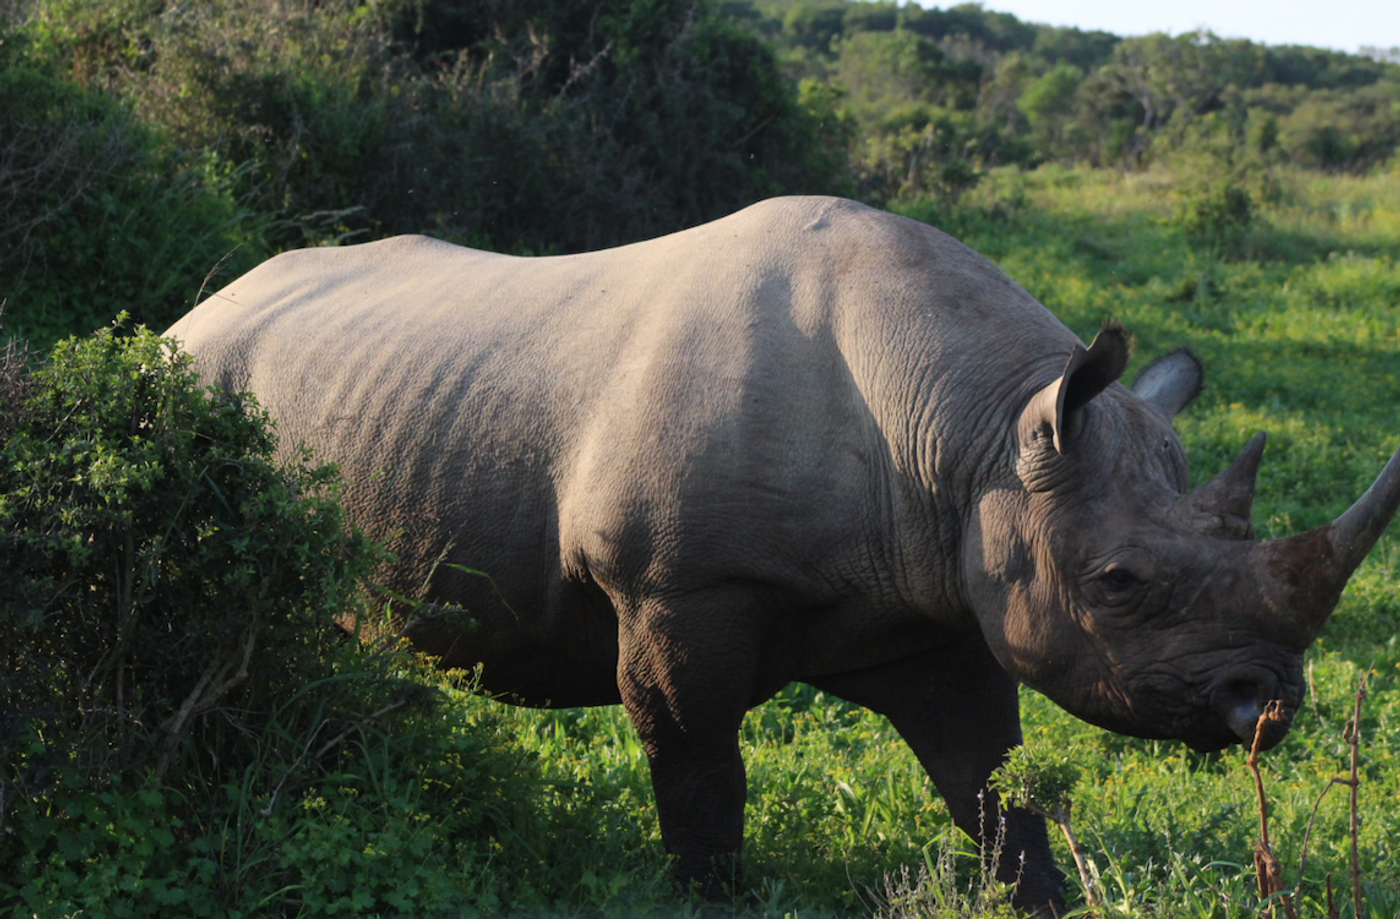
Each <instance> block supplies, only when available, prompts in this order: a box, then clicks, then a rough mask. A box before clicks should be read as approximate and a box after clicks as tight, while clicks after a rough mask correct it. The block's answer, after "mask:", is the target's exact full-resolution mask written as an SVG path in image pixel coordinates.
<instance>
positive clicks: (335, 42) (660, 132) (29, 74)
mask: <svg viewBox="0 0 1400 919" xmlns="http://www.w3.org/2000/svg"><path fill="white" fill-rule="evenodd" d="M5 26H6V28H5V34H4V39H3V44H0V81H3V82H0V88H4V89H5V98H6V99H7V104H6V105H5V106H4V108H3V112H0V147H3V148H4V149H0V195H4V196H5V199H4V200H6V201H7V203H8V204H9V209H8V210H7V212H6V216H5V218H4V221H3V224H4V225H3V227H0V234H3V237H0V244H3V245H4V246H5V249H4V250H0V298H8V300H9V304H10V305H9V311H8V316H7V321H8V324H9V326H10V328H11V331H12V332H14V333H16V334H20V335H22V336H26V337H28V338H30V339H31V340H32V341H35V342H36V343H38V342H47V341H50V340H52V339H53V338H55V337H58V336H61V335H63V334H67V333H69V332H74V331H85V330H87V329H89V328H91V327H92V325H93V324H94V323H92V319H93V318H94V317H99V321H98V322H97V323H95V324H101V323H102V322H105V321H106V320H107V319H109V318H110V316H111V315H112V314H113V313H114V312H115V311H116V309H118V308H121V307H122V306H126V307H128V308H137V306H138V305H139V307H140V308H141V309H143V310H146V311H147V312H145V313H143V314H142V315H141V316H139V317H138V318H139V319H141V320H143V321H145V322H147V323H149V324H151V325H154V326H162V325H163V324H165V323H167V322H169V321H170V320H172V319H174V318H175V317H176V316H178V315H179V314H180V313H182V312H183V311H184V310H185V309H188V307H189V306H190V305H191V302H192V301H193V299H194V297H195V295H196V293H197V292H198V290H199V288H200V286H201V282H202V281H203V279H204V277H205V275H206V273H207V272H209V271H210V270H211V269H213V268H214V266H215V265H216V264H217V263H219V261H220V259H221V258H222V257H223V256H224V255H225V254H228V253H230V252H232V263H231V264H229V265H228V266H226V269H227V273H230V274H232V273H237V272H239V271H240V270H243V269H246V267H248V266H250V265H251V264H255V263H256V262H257V261H259V260H261V259H262V258H264V257H265V256H266V255H268V254H270V253H271V252H273V251H276V250H279V249H282V248H286V247H290V246H297V245H307V244H317V243H324V242H328V241H337V240H349V241H357V240H358V241H363V240H367V239H371V238H375V237H378V236H384V235H389V234H393V233H404V232H427V233H431V234H433V235H435V236H438V237H440V238H443V239H447V240H451V241H455V242H462V243H468V244H471V245H476V246H482V247H487V248H495V249H503V250H508V251H513V252H534V253H540V252H569V251H578V250H582V249H591V248H599V247H603V246H609V245H617V244H620V243H624V242H631V241H635V240H637V239H642V238H646V237H649V236H655V235H660V234H662V233H666V232H670V231H673V230H676V229H680V228H682V227H685V226H689V225H693V224H696V223H701V222H704V221H705V220H709V219H713V218H715V217H719V216H721V215H723V214H725V213H728V212H730V211H733V210H737V209H738V208H740V207H743V206H744V205H747V204H749V203H752V202H753V201H755V200H758V199H760V198H764V197H768V196H770V195H774V194H780V193H784V192H804V191H823V190H832V189H839V188H840V187H841V170H842V167H843V162H844V152H843V151H842V150H840V149H838V148H835V147H829V146H828V145H827V144H825V143H824V142H823V140H822V138H821V136H820V133H819V122H818V121H817V119H816V118H815V117H814V116H812V115H810V114H809V113H808V112H807V111H806V110H805V109H803V108H802V107H801V106H800V105H799V104H798V100H797V98H796V94H795V92H794V91H793V87H792V85H791V83H790V82H789V81H787V80H786V78H784V77H783V75H782V74H781V73H780V72H779V70H778V67H777V64H776V63H775V60H774V57H773V55H772V52H771V51H770V50H769V49H768V48H767V47H766V46H764V45H763V44H762V42H761V41H759V40H758V39H757V38H755V37H754V36H752V35H750V34H749V33H747V32H745V31H743V30H742V29H740V28H739V27H738V26H736V25H734V24H733V23H731V22H729V21H728V20H725V19H723V18H722V17H720V16H719V15H718V14H717V13H715V12H714V11H713V9H712V8H711V7H710V6H709V5H707V4H706V3H703V2H700V0H660V2H631V0H611V2H608V3H602V4H599V3H593V2H587V3H585V2H583V0H577V2H571V3H557V2H548V3H545V2H538V3H522V2H505V0H502V2H498V3H471V4H461V3H453V2H447V0H384V2H375V3H360V2H354V0H339V2H331V3H326V2H314V0H295V2H290V3H283V2H272V0H266V2H253V3H247V2H233V0H227V2H224V0H219V2H211V3H197V4H177V3H166V2H164V0H117V2H108V0H102V2H97V0H36V2H33V3H29V4H25V5H23V10H22V11H14V12H12V13H11V14H10V17H9V21H8V22H7V23H6V24H5ZM11 98H15V99H17V100H19V104H17V105H14V106H11V105H10V104H9V102H8V100H9V99H11ZM240 245H241V248H237V249H235V247H238V246H240ZM65 265H75V266H79V267H78V268H77V270H65V268H64V266H65Z"/></svg>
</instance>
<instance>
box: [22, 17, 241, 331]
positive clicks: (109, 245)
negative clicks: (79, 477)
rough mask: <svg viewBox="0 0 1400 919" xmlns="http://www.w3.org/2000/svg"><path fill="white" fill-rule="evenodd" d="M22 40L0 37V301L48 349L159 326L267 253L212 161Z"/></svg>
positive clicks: (228, 180) (225, 172)
mask: <svg viewBox="0 0 1400 919" xmlns="http://www.w3.org/2000/svg"><path fill="white" fill-rule="evenodd" d="M49 63H50V62H47V61H46V60H45V59H44V56H43V54H41V53H40V52H39V51H36V50H35V49H34V48H33V47H32V46H31V44H30V43H29V42H28V41H26V38H25V36H24V35H23V34H21V33H16V34H11V35H9V36H6V37H5V38H4V40H3V41H0V99H4V100H5V101H4V104H3V105H0V215H2V216H0V301H8V308H7V310H6V317H5V318H6V323H7V325H8V326H9V328H10V330H11V332H12V333H14V334H18V335H20V336H23V337H25V338H27V339H29V340H31V341H33V342H35V343H36V344H37V343H44V344H47V343H48V342H51V341H53V340H55V339H57V338H59V337H62V336H64V335H67V334H69V333H70V332H79V331H90V330H91V329H93V328H96V327H98V326H102V325H106V324H107V323H108V322H110V321H111V319H112V317H113V316H115V315H116V314H117V313H118V312H119V311H121V310H123V309H139V310H140V315H139V316H138V318H139V319H141V320H142V321H145V322H148V323H151V324H152V325H159V326H164V325H165V324H167V323H169V322H170V321H172V320H173V319H174V318H175V317H177V316H179V315H180V314H181V313H183V312H184V311H185V310H187V309H188V308H189V307H190V305H191V304H192V303H193V301H194V298H195V295H196V293H197V292H198V290H199V288H200V285H201V283H202V281H203V280H204V278H205V277H206V275H208V273H209V272H210V271H211V270H212V269H213V268H214V267H215V266H216V265H218V264H219V263H220V262H221V261H222V260H224V259H225V258H226V257H227V258H228V259H229V261H230V264H229V265H228V266H227V267H228V269H229V270H231V271H237V270H240V269H244V268H247V267H251V265H252V264H255V263H256V261H257V260H258V259H259V258H261V257H263V256H264V255H265V254H266V253H265V251H263V250H262V249H261V247H260V246H259V244H258V237H259V235H260V230H261V226H262V224H263V223H264V222H265V221H261V220H260V219H259V218H256V217H254V216H252V215H251V214H250V213H249V212H248V211H246V210H244V209H243V208H241V207H240V206H239V205H238V203H237V201H236V199H235V197H234V195H233V182H232V179H233V176H232V175H231V172H230V170H229V169H226V168H225V166H224V165H223V163H222V162H221V161H220V160H218V159H217V158H216V157H213V156H210V155H207V154H204V153H194V152H180V151H176V150H172V149H169V148H167V147H163V146H162V145H161V144H160V143H159V140H158V137H157V135H156V134H155V133H154V132H152V131H151V130H150V129H149V128H147V127H146V126H144V125H142V124H141V123H140V122H139V121H138V120H136V119H135V118H134V117H133V116H132V114H131V113H130V111H129V110H128V109H127V107H126V106H124V105H123V104H122V103H121V102H120V101H118V100H116V99H113V98H112V97H110V96H109V95H107V94H105V93H102V92H100V91H98V90H96V89H91V88H87V87H84V86H82V85H80V84H79V83H77V82H75V81H74V80H72V79H70V78H67V77H61V76H56V75H54V74H53V73H52V72H51V71H52V68H51V67H50V66H49Z"/></svg>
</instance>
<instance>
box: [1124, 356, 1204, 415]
mask: <svg viewBox="0 0 1400 919" xmlns="http://www.w3.org/2000/svg"><path fill="white" fill-rule="evenodd" d="M1204 382H1205V371H1204V370H1202V369H1201V362H1200V361H1198V360H1196V355H1194V354H1192V353H1191V352H1190V351H1187V350H1186V349H1185V348H1179V349H1177V350H1176V351H1173V352H1172V353H1171V354H1164V355H1162V356H1161V357H1159V358H1157V359H1156V360H1155V361H1153V362H1152V363H1150V364H1148V365H1147V366H1146V367H1145V368H1143V371H1142V373H1139V374H1138V377H1137V379H1136V380H1134V381H1133V387H1132V389H1133V392H1134V393H1135V394H1136V395H1139V396H1141V397H1142V398H1144V399H1146V400H1147V401H1148V402H1151V403H1152V404H1153V405H1155V406H1156V407H1157V409H1158V410H1159V411H1160V412H1161V413H1162V414H1163V415H1166V416H1167V417H1168V418H1174V417H1176V413H1177V412H1179V411H1181V410H1182V409H1183V408H1185V407H1186V406H1187V405H1188V404H1189V403H1190V402H1191V400H1192V399H1194V398H1196V397H1197V396H1199V395H1200V394H1201V387H1202V385H1203V384H1204Z"/></svg>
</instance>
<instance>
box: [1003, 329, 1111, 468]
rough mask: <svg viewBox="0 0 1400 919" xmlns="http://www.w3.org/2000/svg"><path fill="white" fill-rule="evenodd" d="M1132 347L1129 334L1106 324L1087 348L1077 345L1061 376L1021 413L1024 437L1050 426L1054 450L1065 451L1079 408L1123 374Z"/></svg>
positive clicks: (1032, 399)
mask: <svg viewBox="0 0 1400 919" xmlns="http://www.w3.org/2000/svg"><path fill="white" fill-rule="evenodd" d="M1131 349H1132V346H1131V344H1130V342H1129V340H1128V333H1127V332H1125V331H1124V330H1123V329H1122V328H1121V327H1119V326H1116V325H1109V326H1106V327H1104V329H1103V330H1102V331H1100V332H1099V334H1098V335H1096V336H1095V337H1094V342H1093V344H1091V345H1089V348H1088V350H1087V351H1086V350H1085V349H1084V348H1083V347H1081V346H1079V345H1075V346H1074V352H1073V353H1072V354H1070V356H1069V361H1068V363H1066V364H1065V371H1064V373H1062V374H1061V375H1060V378H1059V379H1058V380H1056V381H1055V382H1053V383H1051V384H1050V385H1049V386H1047V387H1045V388H1044V389H1042V390H1041V391H1040V392H1038V393H1036V394H1035V395H1034V396H1033V397H1031V401H1030V404H1029V405H1027V406H1026V411H1025V413H1024V414H1023V415H1022V416H1021V430H1022V436H1023V439H1024V437H1025V436H1026V434H1028V433H1029V432H1031V431H1037V430H1044V429H1046V428H1048V429H1049V430H1050V432H1051V435H1052V436H1053V438H1054V443H1055V452H1056V453H1060V454H1063V453H1064V452H1065V444H1066V442H1068V441H1069V439H1070V438H1071V437H1072V436H1073V435H1074V432H1075V430H1076V429H1077V427H1078V424H1079V413H1080V410H1081V409H1082V408H1084V406H1086V405H1088V404H1089V401H1090V400H1091V399H1093V398H1094V397H1095V396H1097V395H1098V394H1099V393H1101V392H1103V391H1104V390H1105V389H1107V388H1108V387H1109V386H1110V385H1111V384H1112V383H1113V382H1114V381H1116V380H1117V379H1118V378H1119V377H1120V376H1122V375H1123V371H1124V370H1126V369H1127V367H1128V355H1129V353H1130V351H1131Z"/></svg>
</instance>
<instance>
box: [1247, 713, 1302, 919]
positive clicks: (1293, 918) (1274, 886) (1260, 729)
mask: <svg viewBox="0 0 1400 919" xmlns="http://www.w3.org/2000/svg"><path fill="white" fill-rule="evenodd" d="M1288 720H1289V719H1288V715H1287V713H1286V712H1285V711H1284V708H1283V703H1282V702H1280V701H1278V700H1277V699H1275V700H1274V701H1272V702H1270V703H1269V704H1268V705H1266V706H1264V711H1263V713H1261V714H1260V715H1259V721H1258V722H1257V723H1256V724H1255V726H1254V744H1253V745H1252V746H1251V747H1250V750H1249V759H1248V760H1247V761H1246V762H1247V764H1248V766H1249V769H1250V771H1251V772H1253V773H1254V788H1255V790H1256V791H1257V792H1258V793H1259V841H1258V842H1257V843H1255V844H1254V870H1255V871H1256V872H1258V875H1259V896H1260V898H1261V899H1264V900H1269V899H1270V898H1272V897H1273V896H1274V895H1276V894H1277V895H1278V898H1279V903H1281V904H1282V906H1283V913H1284V915H1285V916H1287V917H1288V919H1298V910H1297V908H1296V907H1295V906H1294V905H1293V899H1292V898H1291V897H1289V895H1288V894H1286V893H1284V891H1285V890H1287V889H1288V888H1287V887H1286V886H1285V885H1284V883H1283V867H1282V866H1281V865H1280V864H1279V861H1278V858H1276V857H1275V856H1274V850H1273V846H1271V845H1270V844H1269V800H1268V798H1267V797H1266V796H1265V795H1264V778H1263V776H1261V775H1260V774H1259V747H1260V746H1261V745H1262V744H1263V742H1264V737H1265V736H1266V735H1267V734H1269V733H1271V732H1274V731H1277V730H1278V729H1279V728H1280V727H1285V726H1287V724H1288ZM1269 915H1270V916H1273V915H1274V907H1273V906H1272V905H1271V906H1270V907H1269Z"/></svg>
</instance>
